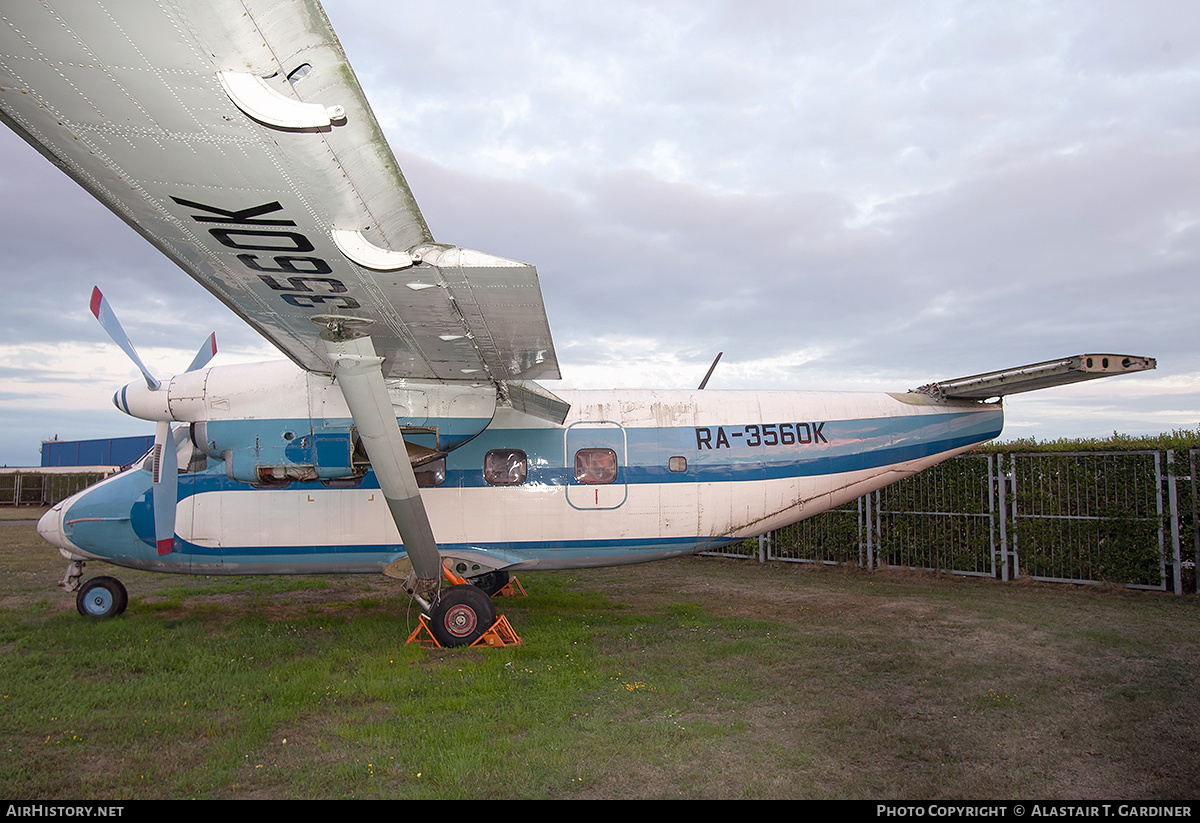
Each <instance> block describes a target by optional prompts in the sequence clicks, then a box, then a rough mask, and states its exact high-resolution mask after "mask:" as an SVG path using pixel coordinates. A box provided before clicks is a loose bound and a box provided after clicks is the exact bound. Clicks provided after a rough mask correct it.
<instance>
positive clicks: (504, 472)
mask: <svg viewBox="0 0 1200 823" xmlns="http://www.w3.org/2000/svg"><path fill="white" fill-rule="evenodd" d="M528 464H529V461H528V458H526V457H525V452H523V451H521V450H520V449H492V450H491V451H490V452H488V453H487V454H486V455H484V457H483V479H484V480H486V481H487V482H488V483H490V484H491V485H493V486H519V485H521V484H522V483H524V482H525V472H526V468H527V466H528Z"/></svg>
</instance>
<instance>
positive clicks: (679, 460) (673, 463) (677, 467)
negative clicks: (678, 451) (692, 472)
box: [667, 457, 687, 472]
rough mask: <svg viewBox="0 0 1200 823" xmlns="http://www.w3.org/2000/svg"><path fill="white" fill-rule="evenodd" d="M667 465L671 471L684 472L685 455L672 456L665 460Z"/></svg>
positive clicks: (685, 464) (685, 467)
mask: <svg viewBox="0 0 1200 823" xmlns="http://www.w3.org/2000/svg"><path fill="white" fill-rule="evenodd" d="M667 466H668V467H669V468H670V469H671V471H673V472H685V471H687V458H686V457H672V458H671V459H670V460H668V461H667Z"/></svg>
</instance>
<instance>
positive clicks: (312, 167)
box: [0, 0, 558, 383]
mask: <svg viewBox="0 0 1200 823" xmlns="http://www.w3.org/2000/svg"><path fill="white" fill-rule="evenodd" d="M5 22H6V24H7V25H5V26H4V27H0V118H2V119H3V120H4V121H5V122H6V123H7V124H8V125H9V126H10V127H12V128H13V129H14V130H15V131H16V132H17V133H18V134H20V135H21V136H22V137H23V138H25V139H26V140H27V141H29V142H30V143H31V144H33V145H34V146H35V147H36V148H37V149H38V150H39V151H41V152H42V153H43V154H44V155H45V156H46V157H48V158H49V159H50V160H51V161H52V162H54V163H55V165H57V166H59V168H61V169H62V170H63V171H65V172H66V173H67V174H69V175H70V176H71V177H73V178H74V179H75V180H76V181H77V182H78V183H80V185H82V186H83V187H84V188H85V189H87V190H88V191H89V192H90V193H91V194H92V195H94V196H95V197H96V198H97V199H99V200H100V201H101V202H102V203H104V204H105V205H106V206H108V208H110V209H111V210H112V211H114V212H115V213H116V214H117V215H119V216H120V217H121V218H122V219H123V220H125V221H126V222H127V223H129V224H130V225H131V226H133V227H134V228H135V229H136V230H137V231H138V232H140V233H141V234H142V235H143V236H144V237H146V238H147V239H148V240H149V241H150V242H151V243H153V244H154V245H155V246H156V247H158V248H159V249H160V250H161V251H162V252H163V253H164V254H166V255H167V256H168V257H169V258H170V259H171V260H173V261H174V262H175V263H177V264H178V265H179V266H180V267H182V268H183V269H184V270H185V271H186V272H187V273H188V274H190V275H191V276H192V277H193V278H195V279H196V280H197V281H199V282H200V283H201V284H203V285H204V286H205V287H206V288H207V289H209V290H210V291H211V292H212V293H213V294H215V295H216V296H217V297H218V298H220V299H221V300H222V301H223V302H224V303H225V304H226V305H228V306H229V307H230V308H231V309H233V311H235V312H236V313H237V314H239V315H240V316H241V317H243V318H244V319H245V320H246V321H247V322H248V323H249V324H250V325H251V326H253V327H254V328H255V329H257V330H258V331H259V332H260V333H261V334H262V335H263V336H264V337H266V338H267V339H268V340H270V341H271V342H272V343H274V344H275V345H276V346H277V347H278V348H279V349H280V350H281V351H283V352H284V353H285V354H286V355H287V356H288V357H290V358H291V359H292V360H294V361H295V362H296V363H298V364H299V365H300V366H302V367H303V368H305V369H308V370H310V371H317V372H323V373H328V372H329V371H330V365H329V363H328V361H327V358H326V355H325V351H324V348H323V347H322V346H321V344H320V342H319V339H318V334H319V332H320V330H321V327H320V318H321V316H323V315H338V316H342V317H354V318H358V319H361V320H362V321H369V333H370V335H371V337H372V339H373V341H374V343H375V347H376V350H377V352H378V353H379V354H380V355H381V356H383V358H384V376H385V377H389V378H394V377H410V378H421V379H434V380H491V381H492V382H497V383H498V382H500V381H504V380H509V379H537V378H556V377H558V366H557V362H556V360H555V356H554V350H553V344H552V341H551V337H550V330H549V325H548V322H547V320H546V316H545V308H544V305H543V302H542V297H541V290H540V287H539V285H538V280H537V273H536V271H535V269H534V267H533V266H529V265H526V264H523V263H517V262H514V261H511V260H505V259H502V258H497V257H492V256H490V255H485V254H481V253H478V252H471V251H466V250H463V249H458V248H455V247H453V246H446V245H442V244H438V243H435V242H434V241H433V238H432V235H431V234H430V232H429V229H428V228H427V226H426V224H425V221H424V219H423V218H422V216H421V213H420V211H419V209H418V208H417V205H416V202H415V201H414V199H413V196H412V193H411V192H410V190H409V188H408V184H407V183H406V181H405V179H404V176H403V174H402V173H401V171H400V168H399V166H398V164H397V163H396V160H395V158H394V157H393V155H392V152H391V149H390V148H389V147H388V145H387V142H386V140H385V139H384V137H383V135H382V132H381V131H380V129H379V126H378V124H377V122H376V120H375V117H374V115H373V114H372V112H371V109H370V107H369V106H368V104H367V102H366V99H365V97H364V95H363V92H362V89H361V88H360V87H359V85H358V82H357V80H356V79H355V77H354V74H353V71H352V70H351V68H350V65H349V63H348V62H347V60H346V57H345V54H344V53H343V51H342V48H341V46H340V44H339V43H338V41H337V38H336V37H335V35H334V34H333V31H332V29H331V27H330V25H329V22H328V20H327V19H326V18H325V15H324V12H323V11H322V10H321V9H320V7H319V5H317V4H316V3H315V2H305V1H304V0H280V1H278V2H276V1H275V0H250V1H249V2H244V3H243V2H229V0H212V1H211V2H204V3H188V2H181V3H172V4H133V3H96V2H67V3H56V4H54V6H53V7H52V8H51V7H49V6H47V5H43V4H40V3H39V4H22V3H18V4H12V7H11V8H9V9H7V10H6V11H5Z"/></svg>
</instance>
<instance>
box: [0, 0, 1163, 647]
mask: <svg viewBox="0 0 1200 823" xmlns="http://www.w3.org/2000/svg"><path fill="white" fill-rule="evenodd" d="M4 23H5V24H4V26H2V27H0V118H2V119H3V120H4V122H5V123H6V124H7V125H8V126H9V127H10V128H12V129H13V130H14V131H16V132H17V133H18V134H19V135H21V137H23V138H24V139H25V140H27V141H28V142H29V143H30V144H32V145H33V146H34V147H36V148H37V149H38V150H39V151H40V152H41V153H42V154H43V155H44V156H45V157H46V158H47V159H48V160H49V161H50V162H52V163H54V164H55V165H56V166H58V167H59V168H60V169H62V170H63V171H64V172H65V173H66V174H68V175H70V176H71V177H72V178H73V179H74V180H75V181H76V182H78V183H79V184H80V185H81V186H83V187H84V188H85V189H86V190H87V191H88V192H90V193H91V194H92V195H94V196H95V197H96V198H98V199H99V200H100V201H101V202H102V203H104V204H105V205H106V206H108V207H109V208H110V209H111V210H112V211H113V212H115V213H116V214H117V215H118V216H120V217H121V218H122V219H123V220H125V221H126V222H128V223H129V224H130V225H131V226H133V227H134V228H135V229H136V230H137V231H138V232H140V233H141V234H142V236H144V237H145V238H146V239H147V240H148V241H149V242H151V243H153V244H154V245H155V246H156V247H157V248H158V249H159V250H161V251H162V252H163V253H164V254H165V255H166V256H167V257H169V258H170V259H171V260H173V261H174V262H175V263H177V264H178V265H179V266H180V267H181V268H182V269H183V270H184V271H185V272H187V273H188V274H189V275H191V276H192V277H193V278H195V279H196V280H197V281H199V282H200V283H201V284H202V285H203V286H205V287H206V288H207V289H209V290H210V291H211V292H212V293H213V294H215V295H216V296H217V297H218V298H220V299H221V300H222V301H223V302H224V303H225V304H226V305H227V306H228V307H229V308H230V309H232V310H233V311H234V312H236V313H237V314H238V315H239V316H241V317H242V318H243V319H244V320H245V321H246V322H247V323H249V324H250V325H251V326H253V327H254V328H255V329H257V330H258V331H259V332H260V333H261V334H262V335H263V336H264V337H265V338H266V339H268V340H269V341H271V342H272V343H273V344H274V345H275V346H276V347H278V348H279V350H280V351H281V352H282V353H283V354H284V355H286V358H287V359H286V360H282V361H280V362H273V363H262V364H257V365H241V366H224V367H206V366H207V362H208V359H209V358H210V357H211V356H212V353H213V351H214V350H215V341H212V340H210V341H209V342H208V343H207V344H206V345H205V346H204V347H203V348H202V349H201V352H200V354H199V355H197V358H196V361H195V362H194V363H193V364H192V367H191V368H190V369H189V370H187V371H186V372H184V373H183V374H178V375H174V376H172V377H169V378H163V379H159V378H156V377H155V376H154V375H153V374H151V372H150V371H149V370H148V369H147V368H146V367H145V366H144V365H143V364H142V363H141V361H140V360H139V359H138V357H137V354H136V352H135V351H134V349H133V346H132V345H131V344H130V343H129V342H128V338H127V337H126V336H125V334H124V332H123V331H122V330H121V329H120V325H119V324H118V323H117V321H116V318H115V316H114V315H113V313H112V311H111V310H110V309H109V307H108V304H107V301H105V300H104V298H103V297H102V296H101V295H100V293H99V291H96V292H95V293H94V294H93V297H92V310H93V313H95V314H96V316H97V318H98V319H99V320H100V321H101V323H102V324H103V325H104V327H105V328H106V329H107V330H108V332H109V334H110V335H111V336H112V337H113V338H114V340H116V342H117V343H118V344H120V345H121V347H122V348H123V349H124V350H125V351H126V352H127V354H129V355H130V356H131V357H132V358H133V359H134V361H135V362H136V363H137V364H138V367H139V368H140V369H141V371H142V373H143V375H144V377H145V379H144V382H137V383H132V384H130V385H128V386H125V387H124V388H122V389H120V390H119V391H118V392H117V393H116V395H115V397H114V402H115V403H116V405H117V407H118V408H119V409H121V410H122V411H124V412H126V413H128V414H130V415H133V416H134V417H137V418H140V419H143V420H148V421H153V422H155V423H156V424H157V434H156V437H155V443H154V448H153V449H152V450H151V452H150V453H149V454H148V455H146V457H145V458H144V459H143V460H141V461H140V462H139V463H138V464H136V465H134V466H133V467H132V468H130V469H129V470H127V471H124V472H122V473H120V474H117V475H115V476H113V477H111V478H109V479H107V480H105V481H103V482H101V483H99V484H97V485H95V486H92V487H91V488H89V489H87V490H85V491H83V492H81V493H79V494H77V495H75V496H74V497H71V498H69V499H67V500H65V501H63V502H61V503H59V504H58V505H56V506H55V507H54V508H53V509H52V510H51V511H50V512H48V513H47V514H46V515H45V517H44V518H43V519H42V521H41V523H40V525H39V527H38V530H39V532H40V533H41V535H42V536H43V537H44V538H45V539H46V540H48V541H49V542H50V543H52V544H54V545H55V546H57V547H58V549H59V551H60V552H61V553H62V554H63V556H64V557H65V558H66V559H67V561H68V563H69V565H68V569H67V573H66V576H65V577H64V580H63V584H62V585H63V586H64V588H67V589H69V590H74V591H77V600H76V602H77V605H78V608H79V611H80V612H81V613H82V614H84V615H86V616H92V617H108V616H112V615H115V614H119V613H121V611H122V610H123V609H124V607H125V605H126V601H127V594H126V591H125V588H124V587H123V586H122V585H121V583H120V582H119V581H117V580H116V579H114V578H112V577H109V576H101V577H97V578H93V579H91V580H89V581H87V582H86V583H82V585H81V580H82V576H83V575H82V573H83V567H84V564H85V563H88V562H91V561H105V562H108V563H112V564H115V565H117V566H124V567H129V568H136V569H146V570H151V571H161V572H174V573H181V574H205V575H217V574H230V575H233V574H300V573H350V572H363V573H380V572H386V573H388V574H390V575H391V576H393V577H398V578H399V579H401V580H403V581H404V585H405V587H406V590H407V591H408V592H409V593H410V594H411V595H412V596H413V597H414V598H415V599H416V600H417V602H418V603H419V604H420V605H421V607H422V608H423V609H424V610H425V611H426V612H428V614H429V616H430V622H431V625H432V630H433V632H434V634H435V636H436V637H437V638H438V640H439V641H440V642H442V643H443V644H450V645H453V644H463V643H470V642H473V641H474V640H475V639H476V638H478V637H479V635H480V633H482V632H483V631H484V630H485V629H487V628H488V627H489V626H490V625H491V622H492V620H493V619H494V616H495V611H494V608H493V607H492V604H491V601H490V599H489V598H488V597H487V591H488V590H489V589H493V588H495V587H497V585H498V584H499V583H502V582H503V580H504V579H505V578H506V575H507V573H508V572H510V571H512V570H519V569H534V568H536V569H568V568H579V567H586V566H597V565H610V564H620V563H635V562H642V561H648V560H658V559H662V558H668V557H674V556H678V555H685V554H691V553H694V552H697V551H702V550H706V549H713V548H717V547H719V546H722V545H725V544H728V543H731V542H734V541H737V540H740V539H742V538H744V537H747V536H752V535H757V534H761V533H763V532H765V531H768V530H770V529H774V528H778V527H780V526H783V525H786V524H789V523H793V522H796V521H798V520H800V519H803V518H806V517H810V516H812V515H815V514H818V513H820V512H823V511H826V510H828V509H830V508H831V507H834V506H837V505H840V504H842V503H844V502H847V501H850V500H853V499H854V498H856V497H858V496H860V495H862V494H864V493H866V492H869V491H872V490H874V489H877V488H880V487H882V486H884V485H887V484H889V483H892V482H894V481H896V480H898V479H900V478H903V477H906V476H908V475H911V474H913V473H915V472H918V471H920V470H921V469H924V468H926V467H928V466H931V465H933V464H935V463H938V462H939V461H942V460H945V459H946V458H948V457H951V456H952V455H955V454H958V453H960V452H962V451H964V450H966V449H969V448H971V447H972V446H974V445H976V444H978V443H981V442H983V441H986V440H988V439H990V438H993V437H996V436H997V435H998V434H1000V430H1001V427H1002V423H1003V412H1002V408H1001V404H1000V402H999V398H1000V397H1001V396H1002V395H1004V394H1007V393H1011V392H1015V391H1026V390H1029V389H1032V388H1041V387H1044V386H1047V385H1057V384H1060V383H1068V382H1074V381H1076V380H1084V379H1090V378H1094V377H1102V376H1106V375H1111V374H1117V373H1124V372H1130V371H1138V370H1142V369H1148V368H1154V365H1155V363H1154V361H1153V360H1152V359H1150V358H1144V357H1134V356H1126V355H1102V354H1097V355H1080V356H1077V357H1070V358H1063V359H1060V360H1054V361H1048V362H1046V363H1040V364H1035V365H1034V366H1029V367H1023V368H1020V369H1012V370H1008V371H1001V372H993V373H989V374H983V375H974V376H971V377H969V378H963V379H961V380H954V381H943V382H939V383H933V384H930V385H929V386H924V387H922V388H921V389H919V390H913V391H908V392H898V393H878V394H857V393H835V392H781V391H767V392H724V391H712V390H707V389H705V390H702V391H700V390H698V391H694V392H688V391H578V392H575V391H572V392H565V391H564V392H560V393H559V396H556V395H554V394H552V393H551V392H549V391H547V390H546V389H544V388H543V387H541V386H539V385H538V384H537V383H536V382H534V381H536V380H538V379H554V378H558V377H559V368H558V363H557V361H556V358H555V353H554V347H553V344H552V341H551V335H550V329H549V324H548V322H547V319H546V315H545V309H544V307H543V303H542V296H541V291H540V286H539V284H538V279H537V274H536V272H535V270H534V267H533V266H530V265H526V264H524V263H517V262H514V261H511V260H504V259H501V258H497V257H493V256H490V255H487V254H483V253H480V252H475V251H468V250H465V249H460V248H456V247H454V246H451V245H447V244H444V243H440V242H436V241H435V240H434V239H433V236H432V234H431V233H430V231H429V229H428V227H427V226H426V224H425V221H424V219H423V218H422V216H421V213H420V211H419V210H418V208H417V205H416V203H415V201H414V199H413V195H412V193H411V192H410V191H409V188H408V185H407V184H406V182H405V180H404V177H403V175H402V173H401V171H400V168H399V167H398V165H397V163H396V160H395V158H394V157H393V155H392V152H391V150H390V148H389V147H388V144H387V142H386V140H385V139H384V137H383V134H382V133H381V131H380V128H379V126H378V124H377V123H376V120H375V117H374V115H373V114H372V112H371V109H370V107H369V106H368V104H367V102H366V100H365V98H364V95H363V92H362V89H361V88H360V87H359V85H358V82H357V81H356V79H355V77H354V74H353V72H352V70H351V69H350V66H349V63H348V62H347V60H346V56H345V54H344V53H343V51H342V48H341V46H340V44H339V43H338V41H337V38H336V37H335V35H334V33H333V31H332V30H331V28H330V25H329V22H328V20H327V19H326V18H325V15H324V13H323V11H322V10H321V9H320V7H319V6H318V5H317V4H316V3H315V2H309V0H179V1H178V2H173V3H169V4H143V3H134V2H107V3H102V2H94V0H64V2H56V3H54V4H41V3H36V4H35V3H15V4H9V8H6V10H5V12H4ZM447 578H449V579H447ZM464 579H465V580H466V581H468V582H470V583H475V584H477V585H466V584H464V583H462V582H457V581H462V580H464Z"/></svg>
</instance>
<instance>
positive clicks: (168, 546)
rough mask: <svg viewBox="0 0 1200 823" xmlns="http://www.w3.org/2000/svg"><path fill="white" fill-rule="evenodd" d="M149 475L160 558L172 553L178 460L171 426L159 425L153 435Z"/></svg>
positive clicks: (177, 484) (177, 494)
mask: <svg viewBox="0 0 1200 823" xmlns="http://www.w3.org/2000/svg"><path fill="white" fill-rule="evenodd" d="M150 476H151V478H152V481H153V485H151V487H150V501H151V503H152V504H153V507H154V543H155V545H156V546H157V547H158V553H159V554H160V555H161V554H170V553H171V552H172V551H174V550H175V504H176V503H177V502H178V499H179V457H178V456H177V454H176V450H175V433H174V431H173V430H172V429H171V424H170V423H166V422H163V423H159V424H158V428H157V429H156V430H155V432H154V455H153V461H152V463H151V467H150Z"/></svg>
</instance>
